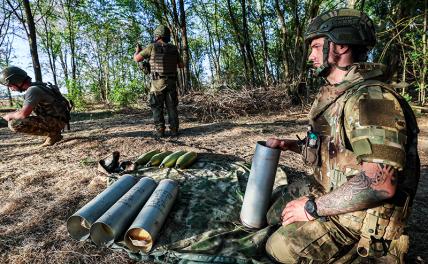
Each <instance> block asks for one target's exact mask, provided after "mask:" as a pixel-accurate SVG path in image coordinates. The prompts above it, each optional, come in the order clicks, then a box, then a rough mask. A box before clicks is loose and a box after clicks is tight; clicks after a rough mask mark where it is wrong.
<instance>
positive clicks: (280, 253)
mask: <svg viewBox="0 0 428 264" xmlns="http://www.w3.org/2000/svg"><path fill="white" fill-rule="evenodd" d="M290 246H291V243H290V241H286V238H285V237H283V236H282V235H281V234H279V233H278V232H275V233H273V234H272V235H271V236H270V237H269V239H268V241H267V242H266V252H267V253H268V254H269V255H270V256H271V257H272V258H273V259H275V260H276V261H278V262H280V263H295V262H296V257H298V256H297V255H296V254H293V251H292V248H291V247H290Z"/></svg>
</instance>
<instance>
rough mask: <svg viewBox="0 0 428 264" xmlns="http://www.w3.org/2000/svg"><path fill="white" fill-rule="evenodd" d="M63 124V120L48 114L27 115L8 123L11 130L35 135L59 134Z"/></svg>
mask: <svg viewBox="0 0 428 264" xmlns="http://www.w3.org/2000/svg"><path fill="white" fill-rule="evenodd" d="M65 125H66V124H65V122H63V121H61V120H59V119H57V118H54V117H50V116H29V117H26V118H24V119H13V120H10V121H9V123H8V126H9V128H10V130H12V131H13V132H19V133H26V134H30V135H35V136H49V135H57V134H60V133H61V130H63V129H64V127H65Z"/></svg>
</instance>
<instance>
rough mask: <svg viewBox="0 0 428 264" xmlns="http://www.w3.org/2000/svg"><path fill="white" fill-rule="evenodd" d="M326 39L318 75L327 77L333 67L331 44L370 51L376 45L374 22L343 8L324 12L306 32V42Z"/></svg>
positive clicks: (355, 11) (362, 14)
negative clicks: (352, 46) (330, 58)
mask: <svg viewBox="0 0 428 264" xmlns="http://www.w3.org/2000/svg"><path fill="white" fill-rule="evenodd" d="M320 37H323V38H324V47H323V65H322V66H321V67H320V68H319V69H317V72H316V75H318V76H325V75H326V74H327V73H328V69H329V68H330V67H331V65H330V64H329V63H328V61H327V59H328V53H329V47H330V45H329V44H330V42H333V43H335V44H342V45H354V46H360V47H366V50H367V51H369V50H370V49H372V48H373V46H374V45H375V44H376V31H375V27H374V24H373V21H372V20H371V19H370V18H369V17H368V16H367V15H366V14H365V13H363V12H361V11H358V10H355V9H350V8H341V9H337V10H333V11H327V12H324V13H322V14H320V15H318V16H317V17H315V18H314V19H313V20H312V21H311V22H310V23H309V26H308V29H307V31H306V32H305V42H306V43H308V44H309V43H310V42H311V41H312V40H313V39H315V38H320Z"/></svg>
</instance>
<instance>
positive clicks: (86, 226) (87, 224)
mask: <svg viewBox="0 0 428 264" xmlns="http://www.w3.org/2000/svg"><path fill="white" fill-rule="evenodd" d="M137 182H138V178H136V177H134V176H132V175H129V174H127V175H123V176H122V177H120V178H119V180H117V181H116V182H115V183H113V184H112V185H111V186H110V187H108V188H107V189H105V190H104V191H103V192H101V193H100V194H98V195H97V196H96V197H95V198H94V199H92V200H91V201H90V202H89V203H87V204H86V205H85V206H83V207H82V208H81V209H80V210H78V211H77V212H76V213H74V214H73V215H72V216H70V217H69V218H68V219H67V230H68V233H69V234H70V236H71V237H72V238H74V239H76V240H80V241H82V240H85V239H87V238H88V237H89V230H90V228H91V225H92V223H94V222H95V221H96V220H97V219H98V218H99V217H100V216H101V215H103V214H104V213H105V212H106V211H107V210H108V209H109V208H110V207H111V206H112V205H113V204H114V203H116V202H117V200H119V199H120V197H122V196H123V195H124V194H125V193H126V192H128V191H129V189H131V188H132V186H134V185H135V184H136V183H137Z"/></svg>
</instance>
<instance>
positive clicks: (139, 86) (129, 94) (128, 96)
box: [110, 80, 146, 106]
mask: <svg viewBox="0 0 428 264" xmlns="http://www.w3.org/2000/svg"><path fill="white" fill-rule="evenodd" d="M144 93H146V92H145V86H144V84H143V83H142V82H140V81H139V80H133V81H132V82H130V83H129V84H127V85H126V84H123V83H121V82H119V81H117V80H116V81H115V82H114V83H113V89H112V91H111V93H110V99H111V101H112V102H114V103H116V104H119V105H120V106H129V105H131V104H133V103H135V102H136V101H137V99H138V98H139V97H140V96H141V95H142V94H144Z"/></svg>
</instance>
